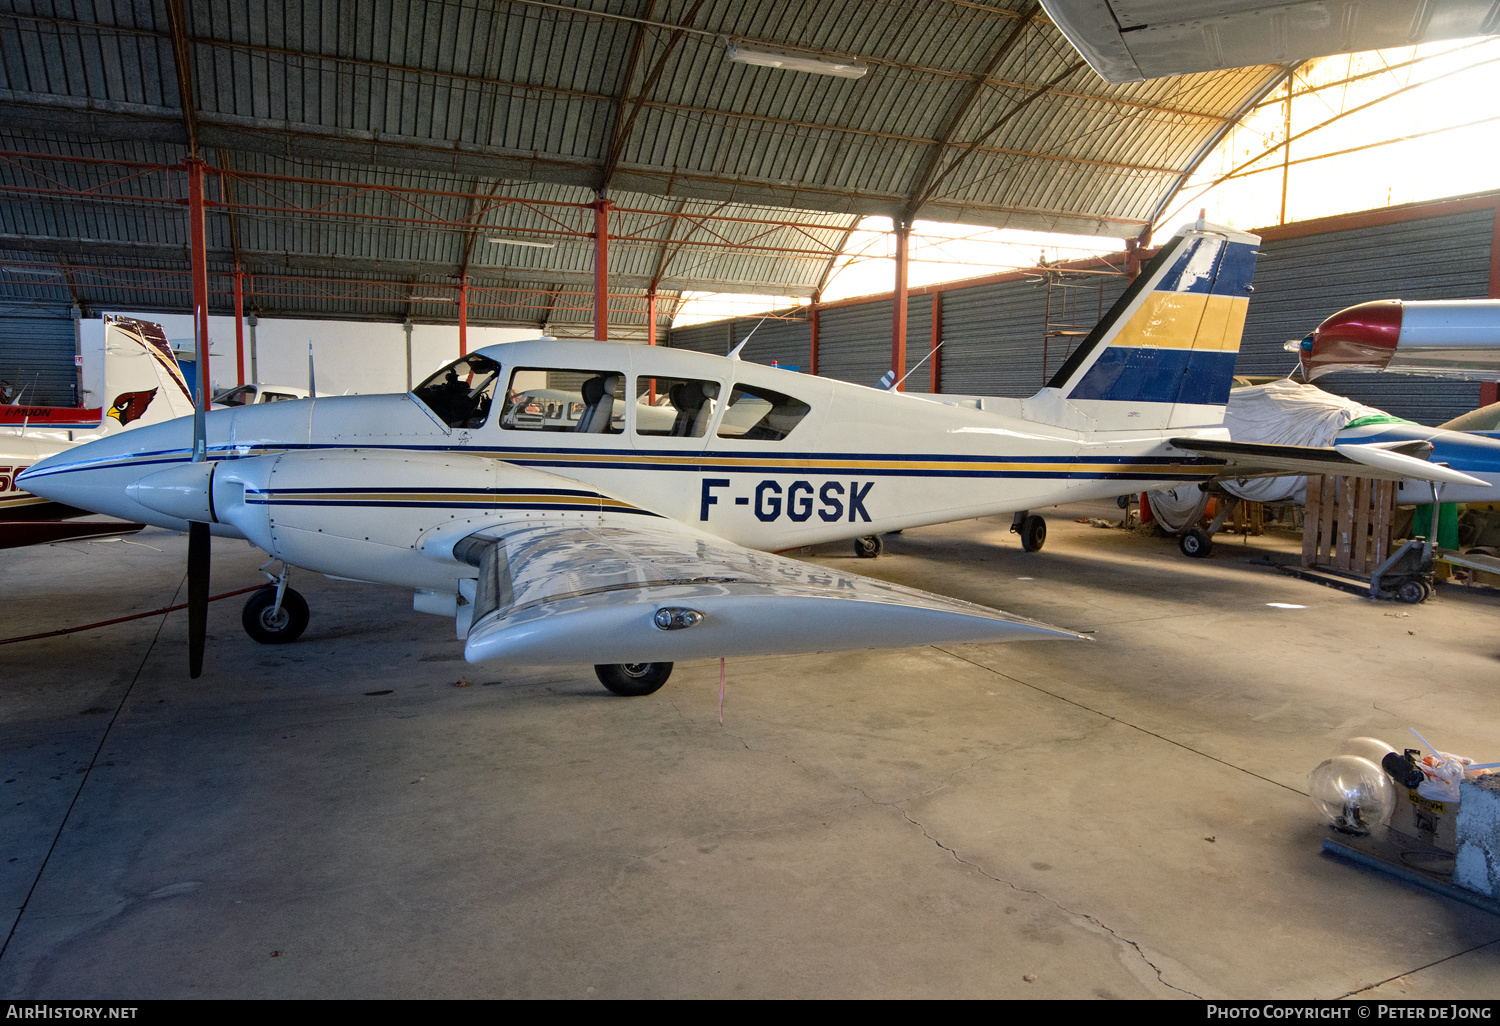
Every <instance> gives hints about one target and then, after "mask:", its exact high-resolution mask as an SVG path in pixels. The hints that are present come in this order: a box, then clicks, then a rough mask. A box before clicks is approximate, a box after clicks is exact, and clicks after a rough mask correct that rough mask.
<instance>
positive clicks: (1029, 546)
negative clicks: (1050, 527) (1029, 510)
mask: <svg viewBox="0 0 1500 1026" xmlns="http://www.w3.org/2000/svg"><path fill="white" fill-rule="evenodd" d="M1045 544H1047V521H1045V520H1043V519H1042V518H1041V517H1039V516H1037V515H1036V514H1035V513H1033V514H1032V515H1031V516H1029V517H1027V518H1026V519H1025V520H1023V521H1021V548H1023V549H1025V550H1026V551H1027V552H1040V551H1042V546H1043V545H1045Z"/></svg>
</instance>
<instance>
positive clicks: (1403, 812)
mask: <svg viewBox="0 0 1500 1026" xmlns="http://www.w3.org/2000/svg"><path fill="white" fill-rule="evenodd" d="M1403 792H1404V793H1403ZM1391 829H1392V830H1394V831H1396V832H1397V833H1398V834H1405V835H1406V836H1407V837H1411V838H1415V839H1416V840H1418V841H1421V842H1422V843H1423V844H1428V845H1431V846H1432V847H1434V848H1439V849H1441V850H1443V851H1446V852H1455V851H1457V850H1458V802H1441V801H1433V800H1432V799H1431V798H1423V797H1422V796H1421V795H1420V794H1418V793H1417V791H1416V788H1411V787H1398V788H1396V807H1395V809H1393V810H1392V811H1391Z"/></svg>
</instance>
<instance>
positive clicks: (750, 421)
mask: <svg viewBox="0 0 1500 1026" xmlns="http://www.w3.org/2000/svg"><path fill="white" fill-rule="evenodd" d="M811 409H812V407H811V406H808V405H807V403H805V402H803V401H802V400H801V399H793V398H792V397H791V396H789V395H785V394H783V393H781V392H775V391H772V390H771V389H769V388H763V387H762V386H760V385H743V384H742V385H735V386H734V391H733V392H731V393H730V395H729V408H728V409H726V410H725V411H724V417H723V419H722V420H720V421H719V437H720V438H743V439H746V440H747V441H748V440H753V441H761V442H779V441H781V440H782V439H783V438H785V437H786V436H787V435H789V434H791V433H792V429H793V428H795V427H796V426H797V425H798V424H799V423H800V422H801V421H802V418H803V417H805V416H807V414H808V412H809V411H810V410H811Z"/></svg>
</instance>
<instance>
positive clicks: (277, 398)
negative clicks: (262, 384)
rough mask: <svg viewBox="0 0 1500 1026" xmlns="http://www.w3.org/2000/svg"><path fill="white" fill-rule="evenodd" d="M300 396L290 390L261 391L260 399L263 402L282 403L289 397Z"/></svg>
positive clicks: (289, 398)
mask: <svg viewBox="0 0 1500 1026" xmlns="http://www.w3.org/2000/svg"><path fill="white" fill-rule="evenodd" d="M297 398H300V397H299V396H295V395H292V394H291V393H290V392H262V393H261V396H260V401H261V402H263V403H284V402H287V401H288V400H291V399H297Z"/></svg>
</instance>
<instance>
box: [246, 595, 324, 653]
mask: <svg viewBox="0 0 1500 1026" xmlns="http://www.w3.org/2000/svg"><path fill="white" fill-rule="evenodd" d="M275 608H276V585H274V584H268V585H266V586H265V587H264V588H262V589H260V590H259V591H257V592H255V593H254V594H253V595H251V596H250V600H249V601H248V602H246V603H245V611H244V612H243V613H241V614H240V622H241V623H242V624H244V625H245V633H246V634H248V635H250V636H251V637H252V638H254V639H255V640H256V641H258V642H260V643H261V644H262V645H286V644H289V643H291V642H293V641H296V640H297V639H298V638H300V637H302V632H303V631H305V630H307V621H308V612H307V601H306V600H305V599H304V598H303V597H302V596H301V595H299V594H298V593H297V592H295V591H293V590H292V589H291V588H288V589H287V590H286V592H285V594H283V595H282V596H281V612H280V613H279V614H278V615H276V616H274V617H273V616H272V615H271V610H273V609H275Z"/></svg>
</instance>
